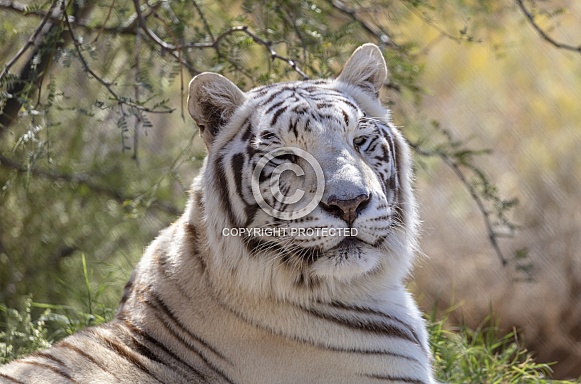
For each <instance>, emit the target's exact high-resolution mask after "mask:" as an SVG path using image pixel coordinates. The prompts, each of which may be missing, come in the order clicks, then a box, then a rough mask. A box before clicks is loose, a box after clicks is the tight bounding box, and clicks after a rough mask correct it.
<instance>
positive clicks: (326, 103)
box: [188, 45, 415, 292]
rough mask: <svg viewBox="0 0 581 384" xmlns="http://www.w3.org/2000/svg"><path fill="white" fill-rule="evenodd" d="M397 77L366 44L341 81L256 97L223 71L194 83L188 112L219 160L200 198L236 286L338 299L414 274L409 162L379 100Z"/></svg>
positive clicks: (211, 159)
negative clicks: (348, 291) (353, 288)
mask: <svg viewBox="0 0 581 384" xmlns="http://www.w3.org/2000/svg"><path fill="white" fill-rule="evenodd" d="M386 75H387V70H386V66H385V61H384V59H383V57H382V55H381V52H380V51H379V49H378V48H377V47H375V46H373V45H364V46H363V47H361V48H359V49H358V50H357V51H356V52H355V53H354V54H353V56H352V57H351V58H350V60H349V61H348V63H347V64H346V66H345V68H344V70H343V72H342V74H341V75H340V76H339V77H338V78H337V79H336V80H316V81H299V82H291V83H281V84H273V85H269V86H264V87H260V88H256V89H254V90H251V91H249V92H248V93H246V94H244V93H243V92H242V91H240V90H239V89H238V88H237V87H236V86H235V85H234V84H232V83H231V82H230V81H228V80H226V79H225V78H223V77H222V76H220V75H216V74H210V73H205V74H201V75H199V76H197V77H195V78H194V79H193V80H192V82H191V83H190V97H189V101H188V106H189V110H190V114H191V115H192V117H193V118H194V119H195V120H196V122H197V123H198V126H199V127H200V130H201V134H202V137H203V139H204V141H205V142H206V145H207V147H208V152H209V154H208V157H207V160H206V163H205V168H204V170H203V171H202V176H201V177H202V178H204V180H203V181H200V182H199V183H198V184H200V185H201V184H204V189H203V197H201V198H200V199H201V200H203V202H201V204H203V205H204V211H205V212H206V217H205V220H206V223H207V224H208V238H209V239H210V241H209V243H210V244H216V245H219V246H217V247H216V248H214V247H211V248H212V249H213V251H214V256H213V258H212V261H211V263H212V264H213V266H214V267H215V269H216V270H219V271H221V272H220V273H221V274H222V275H223V277H224V278H228V279H231V278H232V277H234V280H236V278H243V279H244V280H245V281H247V280H249V279H250V280H252V283H250V285H252V287H253V288H254V289H255V290H260V291H263V292H265V291H279V292H285V291H287V290H289V289H295V290H296V289H306V290H309V291H313V290H317V289H318V288H321V287H325V288H324V290H326V291H335V290H337V289H338V288H339V287H340V286H342V285H353V284H364V282H373V283H374V284H378V283H380V284H390V283H393V282H395V281H399V280H400V279H401V278H402V277H403V276H404V275H405V274H406V273H407V272H408V270H409V267H410V263H411V261H412V254H413V249H412V248H413V245H414V241H415V231H414V228H413V227H414V226H413V223H414V221H415V217H414V216H415V210H414V203H413V200H412V194H411V187H410V171H409V169H410V166H409V155H408V148H407V146H406V144H405V141H404V140H403V138H402V137H401V135H400V133H399V132H398V131H397V129H396V128H395V127H394V126H393V125H392V123H391V121H390V116H389V113H388V112H387V111H386V110H385V109H384V108H383V107H382V106H381V104H380V102H379V100H378V92H379V89H380V88H381V86H382V84H383V82H384V80H385V77H386ZM249 275H250V276H252V277H251V278H249V277H248V276H249Z"/></svg>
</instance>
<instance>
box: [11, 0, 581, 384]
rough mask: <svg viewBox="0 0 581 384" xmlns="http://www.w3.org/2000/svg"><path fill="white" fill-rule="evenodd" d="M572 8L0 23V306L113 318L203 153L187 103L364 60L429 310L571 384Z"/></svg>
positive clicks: (578, 262)
mask: <svg viewBox="0 0 581 384" xmlns="http://www.w3.org/2000/svg"><path fill="white" fill-rule="evenodd" d="M580 26H581V3H579V2H578V1H575V0H569V1H567V0H554V1H549V0H545V1H540V0H537V1H524V0H523V1H519V0H516V1H508V0H505V1H494V2H493V1H490V2H481V1H476V0H474V1H466V0H454V1H446V2H445V1H439V0H414V1H412V0H400V1H394V2H384V1H344V2H340V1H303V0H301V1H296V0H293V1H290V0H289V1H283V0H281V1H266V2H257V1H251V0H247V1H212V2H210V1H195V0H192V1H173V0H171V1H170V0H168V1H151V0H150V2H149V3H146V2H143V1H141V2H140V1H120V0H117V1H111V2H106V1H95V2H81V1H68V2H62V1H38V2H37V1H22V2H12V1H5V2H1V3H0V54H1V56H0V57H2V60H1V61H2V66H1V69H2V73H1V75H0V87H1V90H0V91H1V93H0V107H1V112H2V113H1V114H0V188H1V190H0V303H1V304H2V305H5V306H7V307H10V308H19V307H20V306H22V303H23V300H24V298H26V297H32V300H33V301H35V302H38V303H48V304H51V305H59V306H62V307H64V308H83V307H84V306H86V307H87V308H88V309H89V310H90V311H91V312H95V315H99V316H103V317H110V316H111V315H112V313H114V309H115V307H116V303H117V302H118V300H119V298H120V295H121V290H122V287H123V285H124V284H125V282H126V280H127V279H128V277H129V274H130V273H131V270H132V268H133V266H134V265H135V264H136V263H137V261H138V260H139V258H140V256H141V254H142V252H143V249H144V248H145V247H146V246H147V244H148V243H149V242H150V241H151V240H152V239H153V238H154V237H155V236H156V234H157V232H158V231H159V230H160V229H162V228H164V227H165V226H167V225H168V224H169V223H171V222H172V221H173V220H175V219H176V218H177V217H178V216H179V215H180V213H181V212H182V210H183V208H184V205H185V202H186V200H187V193H188V189H189V185H190V183H191V180H192V178H193V177H194V176H195V175H196V173H197V170H198V169H199V166H200V164H201V160H202V159H203V157H204V151H205V149H204V147H203V144H202V143H201V141H200V140H199V138H198V135H197V130H196V127H195V125H194V123H193V122H192V121H191V119H190V118H189V116H187V115H188V114H187V111H186V110H185V109H184V108H185V98H186V93H185V92H186V89H187V83H188V81H189V80H190V79H191V77H192V76H194V75H195V74H197V73H200V72H203V71H214V72H220V73H222V74H224V75H225V76H227V77H229V78H230V79H231V80H232V81H234V82H236V83H237V84H238V85H239V86H240V87H241V88H243V89H250V88H253V87H255V86H258V85H262V84H265V83H271V82H275V81H286V80H297V79H302V78H305V77H309V78H319V77H335V76H336V75H337V74H338V73H339V71H340V69H341V67H342V65H343V64H344V62H345V60H346V59H347V58H348V57H349V55H350V54H351V53H352V51H353V49H354V48H356V47H357V46H359V45H360V44H362V43H365V42H373V43H376V44H378V45H379V46H380V47H381V49H382V51H383V52H384V54H385V58H386V60H387V62H388V66H389V68H390V72H391V76H390V79H389V82H388V83H387V84H386V85H385V87H384V88H385V89H384V92H383V94H382V98H383V99H384V101H385V103H386V105H389V106H390V108H391V109H392V110H393V117H394V121H395V123H396V124H397V125H398V126H400V127H401V129H402V131H403V132H404V134H405V135H406V137H407V138H408V140H409V141H410V143H411V144H412V146H413V148H414V150H415V160H416V161H415V167H416V189H417V194H418V199H419V204H420V213H421V219H422V221H423V232H422V241H421V252H419V255H418V262H417V267H416V269H415V272H414V274H413V276H412V277H411V279H410V282H409V285H410V288H411V289H412V290H413V291H414V293H415V295H416V297H417V298H418V301H419V302H420V305H421V307H422V309H423V310H424V311H425V312H426V313H430V312H432V311H437V312H438V313H439V314H440V316H442V317H446V318H448V321H449V322H450V324H467V325H469V326H471V327H478V326H479V325H480V324H482V323H483V322H484V321H485V320H486V319H487V318H488V317H489V316H492V318H493V319H494V321H496V322H498V324H499V326H500V328H501V329H502V330H503V331H505V332H509V331H512V330H513V329H516V330H517V332H518V334H519V337H521V338H522V340H523V342H524V343H525V344H526V345H527V347H528V349H529V350H531V351H533V352H534V354H535V356H536V357H537V359H538V360H539V361H557V362H558V363H557V364H556V365H555V366H553V369H554V371H555V377H556V378H559V377H560V378H571V377H578V376H579V375H581V251H580V249H581V207H580V205H579V204H580V202H581V199H580V198H581V156H580V154H579V152H580V150H581V49H580V48H577V47H579V46H581V33H580V32H581V27H580Z"/></svg>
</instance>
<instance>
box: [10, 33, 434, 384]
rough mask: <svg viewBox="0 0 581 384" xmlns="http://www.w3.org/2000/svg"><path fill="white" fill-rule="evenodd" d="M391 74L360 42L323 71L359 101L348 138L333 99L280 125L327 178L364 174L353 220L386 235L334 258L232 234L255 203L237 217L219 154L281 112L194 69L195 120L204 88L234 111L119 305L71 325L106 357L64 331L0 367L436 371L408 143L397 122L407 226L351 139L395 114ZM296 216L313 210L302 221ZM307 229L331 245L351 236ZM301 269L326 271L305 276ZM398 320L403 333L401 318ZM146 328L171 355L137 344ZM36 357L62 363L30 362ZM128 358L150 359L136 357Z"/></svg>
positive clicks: (326, 86) (354, 378)
mask: <svg viewBox="0 0 581 384" xmlns="http://www.w3.org/2000/svg"><path fill="white" fill-rule="evenodd" d="M386 75H387V70H386V66H385V62H384V60H383V57H382V55H381V52H380V51H379V49H378V48H377V47H375V46H373V45H369V44H366V45H364V46H362V47H361V48H359V49H358V50H357V51H356V52H355V53H354V54H353V56H352V58H351V59H350V60H349V62H348V63H347V65H346V67H345V69H344V71H343V73H342V74H341V75H340V76H339V78H338V79H337V80H335V81H328V82H325V83H321V84H317V87H319V88H320V89H322V90H329V91H330V92H331V91H332V92H338V93H340V94H341V95H343V96H342V97H343V98H344V99H345V100H347V101H348V102H349V103H354V104H356V105H357V106H358V108H360V110H358V111H350V112H348V113H347V114H348V115H349V114H350V115H349V116H348V117H349V121H351V122H352V125H353V126H352V127H346V128H341V129H345V130H346V132H347V138H345V136H341V135H339V134H338V132H339V126H340V125H338V124H337V123H336V121H339V120H337V119H342V118H343V117H342V116H341V115H340V114H339V112H337V111H335V112H333V111H334V109H330V110H329V111H328V113H330V114H332V116H335V117H336V119H335V117H333V119H335V120H333V119H331V120H328V121H327V120H325V121H323V122H322V123H321V124H320V125H318V126H313V130H312V132H313V133H312V134H311V136H309V135H307V134H304V135H301V137H300V138H299V139H298V140H296V139H293V140H295V141H292V140H291V139H292V137H291V136H285V135H283V134H281V135H280V136H281V137H282V140H283V141H288V142H289V143H290V144H293V145H297V146H298V145H301V146H303V147H304V148H305V149H306V150H309V151H310V152H311V154H312V155H313V156H314V157H315V158H316V159H317V161H319V162H320V163H321V164H322V166H323V168H324V170H325V172H326V175H325V177H326V180H328V183H327V187H328V188H330V189H332V190H333V191H335V193H349V191H351V192H352V190H356V189H357V188H359V187H358V186H359V184H360V183H361V182H362V181H364V182H365V183H366V184H365V187H366V188H369V190H371V191H373V193H374V195H373V196H374V200H372V201H371V202H370V203H369V207H370V208H366V210H364V211H362V213H361V214H360V216H361V217H359V218H358V219H357V220H358V221H357V220H356V221H355V222H354V223H353V225H354V226H357V227H359V228H360V229H361V231H362V235H361V239H362V240H365V241H368V242H373V241H374V240H377V239H378V238H386V239H387V241H386V244H387V245H386V246H381V247H377V248H372V247H365V246H364V247H363V248H364V251H363V252H362V253H361V257H360V258H353V257H348V256H349V255H347V257H345V258H337V257H334V256H333V255H334V254H333V253H330V254H329V255H330V256H329V257H322V258H320V259H318V260H316V261H315V262H313V263H312V265H306V264H305V265H296V266H293V265H292V264H291V265H290V266H289V265H285V264H283V263H281V255H280V254H279V253H277V252H275V251H273V250H268V249H267V250H263V251H261V252H256V250H254V252H255V254H250V253H249V251H248V249H247V248H246V247H245V245H244V244H243V243H242V240H241V238H239V237H234V236H223V233H222V229H223V228H226V227H228V226H231V225H232V222H231V221H232V219H234V220H236V221H242V220H244V219H245V212H244V210H243V209H242V206H241V204H234V205H233V207H232V208H233V213H232V215H233V217H230V216H228V215H227V214H226V213H225V211H224V207H223V204H222V200H221V199H222V195H221V193H222V192H221V191H223V189H224V188H226V186H225V185H222V184H221V183H222V181H223V180H224V179H221V178H220V177H219V176H218V175H217V169H216V165H215V164H216V162H217V161H219V160H220V159H222V158H223V159H227V160H230V159H231V156H233V154H234V153H238V152H239V151H244V150H245V148H244V146H245V145H246V144H244V143H242V142H240V141H239V138H240V136H241V135H243V134H244V132H241V129H242V126H243V125H244V124H245V123H246V122H250V124H251V125H252V127H254V128H255V129H257V130H260V129H262V128H265V124H267V123H268V122H269V121H271V117H269V116H267V115H266V112H265V109H266V108H267V107H268V106H263V105H261V104H260V97H258V96H257V93H253V92H250V93H247V94H243V93H242V91H240V90H239V89H238V88H237V87H236V86H234V85H233V84H232V83H231V82H230V81H229V80H226V79H225V78H223V77H221V76H219V75H216V74H202V75H200V76H199V77H196V78H195V79H194V80H192V82H191V83H190V99H189V101H188V108H189V110H190V113H191V115H192V117H194V119H195V120H196V121H197V122H198V123H206V122H207V117H208V115H207V110H204V109H203V108H200V102H201V99H203V100H204V101H206V102H210V103H213V104H214V105H217V106H219V109H218V110H217V112H219V113H223V115H222V116H221V117H222V118H223V119H224V120H225V121H227V123H226V124H225V125H224V126H223V127H220V129H219V132H218V133H211V132H210V130H209V129H206V131H205V133H203V137H204V140H205V142H206V144H207V146H208V148H209V155H208V158H207V159H206V160H205V162H204V166H203V168H202V169H201V171H200V175H199V176H198V177H197V178H196V179H195V180H194V183H193V186H192V194H191V198H190V200H189V202H188V205H187V208H186V212H185V213H184V215H183V216H182V217H181V218H180V219H179V220H178V221H176V222H175V223H174V224H173V225H172V226H171V227H169V228H167V229H166V230H164V231H163V232H162V233H161V234H160V236H159V237H158V238H157V239H156V240H155V241H154V242H153V243H152V244H151V245H150V246H149V247H148V249H147V251H146V252H145V255H144V256H143V258H142V260H141V261H140V263H139V265H138V266H137V267H136V270H135V272H134V274H133V276H132V280H131V286H129V287H128V288H127V290H126V293H125V296H126V297H125V299H124V303H123V304H122V306H121V307H120V310H119V314H118V319H117V320H115V321H113V322H112V323H110V324H108V325H105V326H101V327H96V328H92V329H89V330H87V331H82V332H81V333H79V334H77V335H73V336H70V337H68V338H66V339H65V345H74V346H76V347H78V348H79V349H81V350H83V351H85V352H86V353H88V354H90V356H92V357H93V359H95V361H90V359H88V358H87V357H86V356H83V355H82V354H79V353H78V352H75V351H74V350H73V349H71V348H70V347H68V348H67V347H65V346H64V345H63V344H57V345H56V346H55V347H53V349H51V350H49V351H48V353H49V354H50V355H51V356H53V357H54V358H55V359H56V360H55V359H52V360H50V359H47V358H44V357H42V356H36V357H34V356H33V357H28V358H26V359H24V360H19V361H16V362H13V363H11V364H9V365H7V366H5V367H2V368H1V369H0V374H4V375H8V376H10V377H13V378H15V379H19V380H21V379H27V380H32V382H35V383H41V382H66V380H65V377H64V376H63V375H62V374H59V373H56V372H55V369H57V370H58V369H62V370H63V371H65V372H66V375H70V376H71V378H74V379H75V380H76V382H82V383H119V382H128V383H129V382H131V383H137V382H139V383H148V382H157V381H156V380H158V381H162V382H166V383H186V382H189V383H191V382H204V383H206V382H207V383H226V382H233V383H246V384H261V383H264V384H267V383H268V384H272V383H277V384H278V383H281V384H283V383H288V384H295V383H329V384H331V383H332V384H340V383H378V382H387V383H389V382H391V383H401V382H406V381H401V380H400V381H398V380H396V378H400V379H405V378H408V379H409V381H407V382H414V383H415V382H422V383H434V380H433V375H432V372H431V361H430V360H431V355H430V353H429V345H428V341H427V333H426V330H425V325H424V322H423V320H422V317H421V314H420V312H419V310H418V308H417V307H416V305H415V303H414V301H413V299H412V298H411V296H410V295H409V293H408V292H407V291H406V290H405V287H404V282H403V279H404V278H405V277H406V276H407V274H408V273H409V270H410V268H411V265H412V262H413V257H414V256H413V252H414V248H415V245H416V227H417V221H418V220H417V213H416V208H415V203H414V198H413V194H412V188H411V178H412V175H411V164H410V155H409V149H408V147H407V145H406V143H405V140H404V139H403V137H402V136H401V134H400V133H399V132H397V131H396V130H395V129H394V130H393V136H392V137H393V140H394V141H395V142H397V145H398V146H399V148H400V149H401V151H400V153H399V154H398V156H399V158H398V159H397V161H398V162H399V163H400V164H401V165H402V166H401V172H400V175H399V181H398V182H399V184H400V185H401V196H400V200H401V203H402V210H403V211H404V219H405V220H404V223H403V225H402V226H400V227H397V228H396V229H393V230H387V229H385V228H381V227H380V226H374V225H372V224H371V223H372V222H373V220H372V219H373V217H372V213H369V212H375V211H380V210H381V209H380V207H381V205H382V204H383V206H384V208H383V210H384V211H385V212H392V211H390V209H391V208H389V207H388V208H385V206H386V202H385V201H387V200H386V199H387V196H384V195H383V192H382V190H381V188H380V187H381V184H380V181H379V179H378V176H377V173H376V172H375V171H374V169H373V167H371V166H370V165H369V164H368V163H367V162H366V161H367V160H362V159H363V158H362V157H361V158H360V157H359V155H357V154H356V152H355V151H354V149H353V148H352V146H351V144H350V143H351V142H352V140H353V137H352V136H349V135H352V134H353V132H356V130H357V124H356V123H355V122H357V121H358V119H360V118H361V117H362V115H361V114H362V113H364V114H365V115H367V116H372V117H374V118H376V119H378V121H379V122H380V124H390V123H389V121H390V116H389V113H388V111H386V110H385V109H384V108H383V107H382V106H381V104H380V103H379V100H378V98H377V92H378V90H379V89H380V88H381V85H382V84H383V82H384V80H385V77H386ZM295 84H296V86H297V87H299V88H300V87H302V86H303V85H301V83H295ZM283 86H285V85H284V84H282V85H281V87H283ZM304 87H307V85H304ZM319 88H317V89H319ZM274 90H275V91H276V88H275V89H274ZM273 92H274V91H273ZM282 97H283V96H281V98H282ZM307 101H308V98H307ZM274 102H276V101H273V102H271V103H270V105H272V104H273V103H274ZM330 102H334V101H333V100H330ZM337 105H339V104H337ZM214 112H216V111H212V110H210V113H214ZM333 114H334V115H333ZM210 117H211V116H210ZM290 118H292V116H291V117H289V116H288V115H281V119H283V120H281V123H280V124H282V125H284V124H290V120H288V119H290ZM284 119H287V120H284ZM313 124H315V123H313ZM345 143H347V144H345ZM229 156H230V157H229ZM225 172H226V175H224V176H225V177H226V179H225V180H230V182H231V178H233V177H234V173H233V170H232V169H230V168H228V167H226V168H225ZM228 178H230V179H228ZM358 183H359V184H358ZM230 186H232V184H230ZM327 197H328V196H327ZM228 198H229V200H230V201H231V202H242V201H245V200H244V199H248V198H249V197H248V196H246V192H243V193H242V195H238V194H236V193H235V191H233V190H232V189H231V190H230V191H229V195H228ZM382 199H384V200H385V201H383V200H382ZM200 200H201V201H200ZM202 206H203V207H204V208H203V210H202V209H201V207H202ZM374 210H375V211H374ZM392 213H393V212H392ZM309 218H310V219H311V220H312V222H314V223H317V224H318V225H321V226H325V227H327V228H330V227H333V228H334V227H340V226H341V225H344V223H341V222H340V220H339V219H337V218H334V217H330V216H329V215H328V214H325V213H324V212H323V211H322V210H321V209H320V208H318V209H317V210H315V211H314V212H313V213H312V214H311V215H310V216H309ZM254 220H255V221H254V223H255V224H257V225H269V224H271V223H272V221H271V219H270V218H269V217H268V216H267V215H266V214H264V213H262V212H258V213H257V215H256V217H255V218H254ZM287 225H289V226H296V227H299V226H301V225H304V224H301V222H299V221H294V222H289V223H287ZM386 228H387V227H386ZM271 240H272V241H281V239H278V240H277V239H271ZM303 240H304V241H306V242H311V244H317V245H318V246H321V247H322V248H325V249H331V250H332V249H333V247H334V246H336V245H337V243H338V242H339V241H340V240H341V239H331V238H329V239H310V238H306V239H303ZM289 241H293V239H290V240H289ZM294 241H297V239H294ZM281 244H283V245H284V243H281ZM300 271H302V272H303V273H305V274H307V275H308V276H309V277H311V278H313V279H314V280H313V281H315V280H316V281H317V284H315V283H313V284H311V285H309V284H305V285H300V284H299V285H297V273H299V272H300ZM160 303H163V304H160ZM164 308H169V312H166V311H165V310H164ZM178 323H179V324H178ZM403 324H405V325H403ZM392 328H395V329H399V332H400V334H401V335H400V336H398V335H397V332H396V333H394V332H392V331H390V329H392ZM136 330H138V331H136ZM101 338H104V339H107V340H109V342H111V343H113V345H117V343H118V344H119V345H121V346H122V347H121V348H125V347H127V350H128V352H127V353H128V354H129V355H130V356H131V357H130V358H129V359H128V358H123V356H122V354H118V353H115V351H114V350H112V349H111V348H108V347H105V346H104V345H105V344H103V343H104V342H102V341H100V340H101ZM135 340H137V342H141V343H143V345H144V346H145V347H147V348H149V349H150V350H151V351H153V353H154V354H155V356H156V358H157V359H160V360H162V361H164V362H165V364H159V363H157V362H156V360H155V359H150V358H148V357H147V356H146V355H144V354H142V353H136V352H134V350H133V349H132V348H131V346H132V345H133V344H134V343H135V342H136V341H135ZM151 340H155V342H152V341H151ZM159 345H164V346H165V347H164V348H160V347H159ZM402 356H405V357H402ZM35 359H36V361H37V362H40V363H42V364H45V365H49V366H50V367H52V368H53V369H52V370H51V369H46V368H43V367H41V366H39V365H31V364H27V363H26V362H27V361H28V362H30V361H31V360H35ZM131 359H135V361H138V362H139V364H135V363H133V364H132V363H131V362H130V361H131ZM99 367H103V369H101V368H99ZM192 367H193V368H194V369H192ZM194 371H195V372H194ZM389 377H391V378H393V380H388V379H387V378H389ZM381 378H383V380H381ZM412 380H413V381H412ZM0 381H2V376H1V375H0Z"/></svg>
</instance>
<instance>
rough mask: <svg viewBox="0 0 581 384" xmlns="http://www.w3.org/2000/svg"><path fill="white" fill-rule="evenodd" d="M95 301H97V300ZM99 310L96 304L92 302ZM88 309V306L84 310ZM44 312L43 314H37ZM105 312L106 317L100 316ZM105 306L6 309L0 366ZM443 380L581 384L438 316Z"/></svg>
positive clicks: (435, 330) (512, 342)
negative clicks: (553, 374) (554, 377)
mask: <svg viewBox="0 0 581 384" xmlns="http://www.w3.org/2000/svg"><path fill="white" fill-rule="evenodd" d="M91 300H92V299H91ZM90 305H92V306H95V305H96V304H95V301H90ZM84 307H86V306H85V305H84ZM36 312H38V313H39V314H38V315H36V316H35V315H34V313H36ZM96 313H100V314H96ZM113 314H114V310H113V309H106V308H103V307H102V306H97V308H84V310H78V309H75V308H71V307H65V306H54V305H46V304H38V303H34V302H33V301H32V300H31V299H30V298H28V299H26V300H25V301H24V305H23V309H22V310H20V311H18V310H15V309H11V308H6V307H5V306H2V305H0V364H3V363H6V362H8V361H10V360H12V359H14V358H17V357H19V356H22V355H25V354H28V353H30V352H33V351H35V350H38V349H42V348H46V347H48V346H49V345H50V344H51V343H52V342H53V341H55V340H58V339H61V338H63V337H65V336H66V335H69V334H71V333H74V332H75V331H77V330H79V329H80V328H83V327H85V326H89V325H95V324H100V323H103V322H105V321H107V320H109V319H111V318H112V316H113ZM428 324H429V332H430V342H431V347H432V350H433V352H434V365H435V369H436V373H437V377H438V380H440V381H441V382H444V383H454V384H455V383H462V384H468V383H474V384H496V383H498V384H513V383H514V384H517V383H518V384H521V383H581V380H578V381H557V380H551V379H550V375H551V367H550V364H540V363H536V362H535V361H534V359H533V357H532V354H531V353H530V352H528V351H527V350H526V349H525V348H524V347H523V346H522V344H521V342H520V341H519V339H518V337H517V334H516V333H514V332H513V333H509V334H505V335H500V334H499V332H498V327H496V326H495V325H494V324H493V323H492V322H491V321H490V320H487V321H485V322H484V323H483V325H482V326H481V327H478V329H476V330H472V329H469V328H467V327H455V328H447V327H445V326H444V324H445V320H437V319H436V318H435V315H432V316H431V318H430V319H428Z"/></svg>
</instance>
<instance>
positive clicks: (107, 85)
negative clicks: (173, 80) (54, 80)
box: [63, 9, 174, 113]
mask: <svg viewBox="0 0 581 384" xmlns="http://www.w3.org/2000/svg"><path fill="white" fill-rule="evenodd" d="M63 13H64V18H65V22H66V24H67V28H68V30H69V35H70V36H71V40H72V41H73V45H74V46H75V51H76V52H77V55H78V56H79V60H80V61H81V64H82V65H83V69H84V70H85V71H87V72H88V73H89V74H91V76H93V78H95V80H97V81H98V82H99V83H101V85H103V86H104V87H105V88H106V89H107V91H108V92H109V93H110V94H111V95H112V96H113V98H114V99H115V100H117V102H118V103H121V104H126V105H129V106H131V107H133V108H136V109H139V110H141V111H145V112H149V113H171V112H173V111H174V109H173V108H169V109H166V110H161V111H160V110H155V109H151V108H148V107H144V106H142V105H139V104H136V103H134V102H132V101H129V100H127V99H125V98H121V97H120V96H119V95H117V93H116V92H115V91H114V90H113V87H112V85H114V83H110V82H107V81H105V80H103V79H102V78H101V77H100V76H99V75H97V74H96V73H95V71H93V70H92V69H91V67H90V66H89V63H87V60H86V59H85V57H84V56H83V53H82V50H81V44H80V43H79V41H78V40H77V37H76V36H75V33H74V31H73V26H72V25H71V23H70V21H69V18H68V16H67V14H66V9H63Z"/></svg>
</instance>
